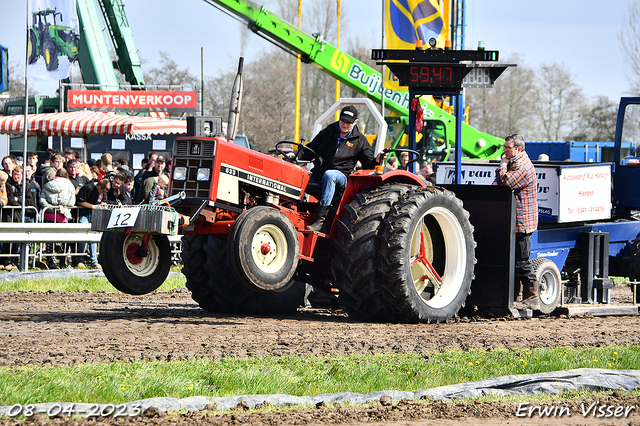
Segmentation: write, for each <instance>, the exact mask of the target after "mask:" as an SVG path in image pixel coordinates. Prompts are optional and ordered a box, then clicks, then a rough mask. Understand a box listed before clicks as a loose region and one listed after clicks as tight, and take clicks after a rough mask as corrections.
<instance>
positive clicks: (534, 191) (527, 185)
mask: <svg viewBox="0 0 640 426" xmlns="http://www.w3.org/2000/svg"><path fill="white" fill-rule="evenodd" d="M496 182H497V183H498V185H509V186H510V187H511V189H512V190H513V195H514V196H515V197H516V232H517V233H523V234H530V233H531V232H533V231H535V230H536V228H537V227H538V199H537V195H538V181H537V179H536V170H535V169H534V167H533V164H532V163H531V160H529V156H528V155H527V153H526V152H524V151H522V152H521V153H520V154H518V155H516V156H515V157H513V158H512V159H511V161H509V163H508V165H507V164H501V165H500V167H498V168H497V169H496Z"/></svg>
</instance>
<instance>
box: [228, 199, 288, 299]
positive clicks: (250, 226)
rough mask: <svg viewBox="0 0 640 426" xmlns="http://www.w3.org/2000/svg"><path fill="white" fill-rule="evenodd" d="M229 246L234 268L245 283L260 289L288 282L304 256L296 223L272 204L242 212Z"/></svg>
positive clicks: (273, 288) (233, 230)
mask: <svg viewBox="0 0 640 426" xmlns="http://www.w3.org/2000/svg"><path fill="white" fill-rule="evenodd" d="M228 245H229V247H228V252H229V263H230V265H231V270H232V271H233V273H234V274H235V276H236V277H237V278H238V280H239V281H240V282H241V283H243V284H244V285H245V286H247V288H249V289H251V290H256V291H274V290H278V289H280V288H282V287H284V286H286V285H288V284H289V282H290V281H291V277H292V276H293V274H294V273H295V271H296V268H297V266H298V260H299V258H300V248H299V242H298V233H297V232H296V229H295V227H294V226H293V223H291V220H289V218H288V217H287V216H286V215H285V214H284V213H282V212H280V211H279V210H276V209H274V208H271V207H263V206H260V207H255V208H252V209H249V210H247V211H245V212H244V213H242V214H241V215H240V216H239V217H238V219H237V220H236V221H235V223H234V224H233V227H232V228H231V232H230V233H229V239H228Z"/></svg>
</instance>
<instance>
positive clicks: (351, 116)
mask: <svg viewBox="0 0 640 426" xmlns="http://www.w3.org/2000/svg"><path fill="white" fill-rule="evenodd" d="M356 124H358V110H357V109H356V108H355V107H354V106H353V105H347V106H346V107H344V108H342V111H340V121H338V122H336V123H331V124H329V125H328V126H327V127H325V128H324V129H323V130H321V131H320V133H318V134H317V135H316V137H315V138H313V140H312V141H311V142H309V145H308V146H309V148H311V149H312V150H313V151H314V152H315V153H316V154H317V155H318V157H319V158H322V163H321V164H317V165H316V166H315V167H314V168H313V169H311V180H310V182H317V183H320V184H321V185H322V196H321V197H320V208H319V209H318V212H317V214H318V216H317V218H316V221H315V222H314V223H313V224H311V225H309V226H307V229H308V230H310V231H320V230H321V229H322V226H323V225H324V221H325V219H326V218H327V213H328V211H329V206H331V201H332V200H333V195H334V194H335V191H336V187H339V188H340V189H341V190H343V189H345V188H346V187H347V176H349V175H350V174H351V173H353V171H354V170H355V166H356V163H357V162H358V161H360V164H362V168H364V169H373V168H374V167H375V166H376V165H377V164H379V162H380V161H381V160H380V156H382V161H384V159H385V158H386V154H385V153H383V152H380V153H379V154H378V158H376V157H374V156H373V152H372V151H371V145H369V141H368V140H367V138H365V137H364V135H363V134H362V133H360V130H359V129H358V126H356ZM298 158H300V159H301V160H309V159H311V153H310V152H308V151H305V150H303V149H301V150H299V151H298Z"/></svg>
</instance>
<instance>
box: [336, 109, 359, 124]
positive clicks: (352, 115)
mask: <svg viewBox="0 0 640 426" xmlns="http://www.w3.org/2000/svg"><path fill="white" fill-rule="evenodd" d="M357 119H358V110H357V109H356V107H354V106H353V105H347V106H346V107H344V108H342V111H340V120H345V121H348V122H349V123H353V122H354V121H356V120H357Z"/></svg>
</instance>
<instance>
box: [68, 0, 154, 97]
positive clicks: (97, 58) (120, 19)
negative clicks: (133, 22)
mask: <svg viewBox="0 0 640 426" xmlns="http://www.w3.org/2000/svg"><path fill="white" fill-rule="evenodd" d="M97 4H98V5H99V6H100V11H101V12H102V15H103V16H104V21H105V22H106V26H107V29H108V31H109V35H110V37H111V41H112V43H113V46H114V48H115V53H116V55H117V61H116V64H117V68H118V69H119V70H120V71H121V72H122V73H123V74H124V76H125V79H126V80H127V81H128V82H129V83H130V84H132V85H134V86H136V85H140V86H141V85H144V77H143V76H142V68H141V66H140V58H139V56H138V51H137V49H136V47H135V45H134V43H133V34H132V32H131V28H130V27H129V23H128V21H127V17H126V15H125V12H124V5H123V4H122V0H97ZM76 10H77V11H78V19H79V21H80V27H81V30H80V53H79V55H78V60H79V62H80V69H81V70H82V77H83V79H84V82H85V83H87V84H96V85H99V86H101V88H103V89H105V90H115V89H116V88H117V87H118V86H119V85H120V81H119V80H118V77H117V75H116V73H115V71H114V61H112V59H111V56H110V53H109V49H108V47H107V43H106V40H105V37H104V28H103V24H102V21H101V20H100V14H99V12H98V8H97V7H96V0H78V1H77V3H76Z"/></svg>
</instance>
